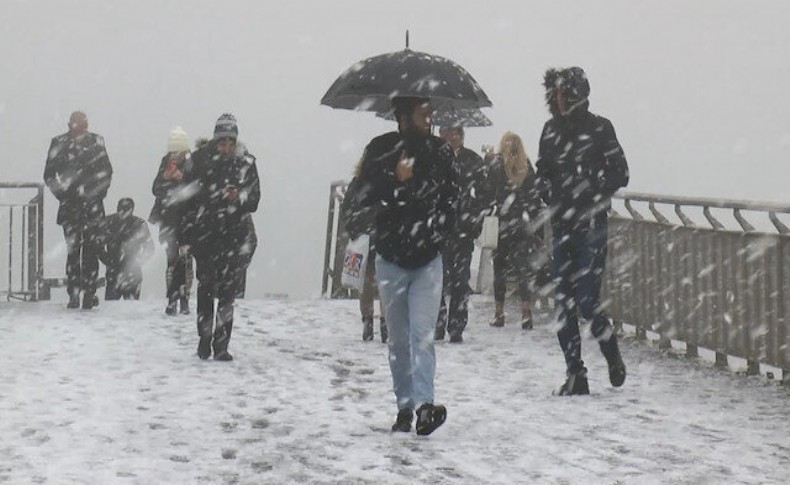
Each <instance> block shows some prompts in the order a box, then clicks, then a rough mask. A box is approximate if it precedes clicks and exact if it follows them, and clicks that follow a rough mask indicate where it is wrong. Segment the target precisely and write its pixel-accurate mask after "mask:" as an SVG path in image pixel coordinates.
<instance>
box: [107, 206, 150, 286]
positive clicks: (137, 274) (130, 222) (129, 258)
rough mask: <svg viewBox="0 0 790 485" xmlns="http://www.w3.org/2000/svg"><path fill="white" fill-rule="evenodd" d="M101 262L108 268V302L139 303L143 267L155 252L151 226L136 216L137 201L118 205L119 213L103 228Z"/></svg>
mask: <svg viewBox="0 0 790 485" xmlns="http://www.w3.org/2000/svg"><path fill="white" fill-rule="evenodd" d="M102 229H103V235H102V251H101V260H102V262H103V263H104V265H105V266H106V267H107V272H106V278H105V279H106V287H105V289H104V299H105V300H119V299H121V298H123V299H124V300H139V299H140V286H141V285H142V283H143V263H144V262H145V261H146V260H147V259H148V258H150V257H151V254H153V252H154V242H153V241H152V240H151V231H149V230H148V224H146V222H145V221H144V220H142V219H141V218H139V217H137V216H135V215H134V201H133V200H132V199H130V198H128V197H126V198H123V199H121V200H119V201H118V212H117V213H115V214H112V215H110V216H108V217H107V218H106V219H105V221H104V223H103V226H102Z"/></svg>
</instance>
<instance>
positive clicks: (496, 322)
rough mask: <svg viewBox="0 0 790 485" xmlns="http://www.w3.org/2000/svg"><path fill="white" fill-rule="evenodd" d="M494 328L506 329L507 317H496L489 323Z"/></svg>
mask: <svg viewBox="0 0 790 485" xmlns="http://www.w3.org/2000/svg"><path fill="white" fill-rule="evenodd" d="M488 324H489V325H491V326H492V327H504V326H505V316H504V315H499V316H498V317H494V319H493V320H491V321H490V322H489V323H488Z"/></svg>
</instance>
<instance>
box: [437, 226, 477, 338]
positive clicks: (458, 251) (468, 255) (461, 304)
mask: <svg viewBox="0 0 790 485" xmlns="http://www.w3.org/2000/svg"><path fill="white" fill-rule="evenodd" d="M472 251H474V241H473V240H472V239H470V238H453V239H450V240H448V241H447V245H446V246H445V248H444V251H443V252H442V261H443V264H444V281H443V284H442V303H441V307H440V308H439V319H438V320H437V322H436V326H437V327H438V328H445V326H446V327H447V333H449V334H450V335H461V334H462V333H463V331H464V329H465V328H466V324H467V321H468V319H469V277H470V271H471V270H470V266H471V264H472Z"/></svg>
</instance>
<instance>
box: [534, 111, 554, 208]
mask: <svg viewBox="0 0 790 485" xmlns="http://www.w3.org/2000/svg"><path fill="white" fill-rule="evenodd" d="M548 126H549V124H548V122H547V123H546V124H545V125H543V132H542V133H541V134H540V144H539V145H538V146H539V148H538V161H537V162H536V163H535V167H536V168H537V177H536V179H535V189H536V190H537V193H538V195H539V197H540V198H541V199H543V202H545V203H546V205H548V206H550V205H551V191H552V187H551V181H552V180H553V179H554V175H555V174H554V173H553V172H554V169H553V168H554V160H550V159H549V157H550V156H549V150H548V147H547V143H548V142H547V140H546V131H547V129H548Z"/></svg>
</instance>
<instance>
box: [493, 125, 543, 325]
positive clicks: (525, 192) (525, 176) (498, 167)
mask: <svg viewBox="0 0 790 485" xmlns="http://www.w3.org/2000/svg"><path fill="white" fill-rule="evenodd" d="M535 181H536V177H535V170H534V169H533V168H532V163H530V161H529V157H527V153H526V151H525V150H524V144H523V142H522V141H521V137H519V136H518V135H517V134H515V133H513V132H511V131H508V132H506V133H505V134H504V135H503V136H502V140H501V141H500V144H499V153H498V154H497V155H496V156H495V157H494V159H493V160H492V162H491V165H490V172H489V184H490V186H491V191H492V192H493V194H494V195H493V203H494V207H495V211H496V215H497V217H498V219H499V237H498V239H497V247H496V249H495V250H494V305H495V310H494V318H493V320H491V326H493V327H502V326H504V325H505V293H506V290H507V288H506V281H507V275H508V273H510V272H511V271H512V270H515V273H516V279H517V281H518V295H519V298H520V299H521V322H520V323H521V328H523V329H524V330H530V329H532V310H531V308H530V296H531V295H530V286H531V285H530V281H531V280H532V279H534V278H533V277H534V275H535V274H536V271H535V269H534V268H533V267H532V266H533V265H532V264H531V263H532V262H533V261H535V260H537V251H538V249H539V247H540V243H541V236H540V232H541V231H539V221H540V212H541V205H542V204H541V201H540V192H539V191H538V190H537V187H536V185H535Z"/></svg>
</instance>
